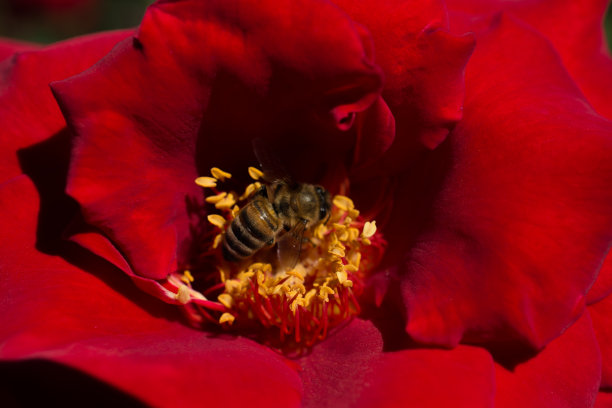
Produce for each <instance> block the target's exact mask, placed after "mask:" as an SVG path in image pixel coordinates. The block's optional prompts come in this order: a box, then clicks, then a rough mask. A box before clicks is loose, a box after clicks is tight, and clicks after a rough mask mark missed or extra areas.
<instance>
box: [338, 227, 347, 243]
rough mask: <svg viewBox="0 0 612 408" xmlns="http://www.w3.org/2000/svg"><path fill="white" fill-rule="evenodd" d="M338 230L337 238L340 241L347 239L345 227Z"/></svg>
mask: <svg viewBox="0 0 612 408" xmlns="http://www.w3.org/2000/svg"><path fill="white" fill-rule="evenodd" d="M339 232H340V234H338V239H339V240H340V241H348V239H349V232H348V230H347V229H346V228H345V229H343V230H341V231H339Z"/></svg>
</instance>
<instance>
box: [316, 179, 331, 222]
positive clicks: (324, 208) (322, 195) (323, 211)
mask: <svg viewBox="0 0 612 408" xmlns="http://www.w3.org/2000/svg"><path fill="white" fill-rule="evenodd" d="M315 191H316V192H317V196H318V197H319V203H320V205H319V220H324V219H325V218H326V217H327V214H328V213H329V209H330V206H329V203H328V201H329V200H328V198H327V191H325V189H324V188H323V187H321V186H315Z"/></svg>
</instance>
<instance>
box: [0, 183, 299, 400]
mask: <svg viewBox="0 0 612 408" xmlns="http://www.w3.org/2000/svg"><path fill="white" fill-rule="evenodd" d="M17 203H18V205H17ZM37 204H38V203H37V195H36V191H35V189H34V187H33V186H32V184H31V182H30V181H29V180H28V179H27V178H26V177H25V176H20V177H18V178H15V179H13V180H10V181H8V182H5V183H4V184H3V185H2V186H1V187H0V210H1V211H0V219H1V222H2V225H3V227H4V228H6V230H7V231H12V234H11V236H8V235H7V234H2V235H0V264H1V265H2V268H3V273H2V275H3V279H2V280H1V281H0V290H1V291H2V293H3V314H4V317H3V324H2V325H1V326H0V358H1V359H3V360H7V359H10V360H15V359H17V360H25V359H32V358H43V359H49V360H52V361H55V362H58V363H62V364H66V365H68V366H71V367H74V368H77V369H79V370H82V371H84V372H86V373H88V374H90V375H92V376H93V377H95V378H98V379H101V380H103V381H105V382H107V383H109V384H111V385H113V386H115V387H117V388H118V389H120V390H123V391H125V392H128V393H129V394H131V395H133V396H135V397H137V398H139V399H141V400H142V401H144V402H145V403H147V404H149V405H154V406H177V405H179V406H181V405H183V406H185V405H186V406H196V405H200V404H201V403H202V402H203V401H205V402H206V403H207V404H210V405H212V406H220V405H228V406H243V405H246V404H248V405H249V406H255V407H258V406H267V404H268V403H269V401H270V400H269V398H270V397H269V396H270V395H272V394H273V395H274V398H275V401H277V402H278V403H279V404H280V405H282V406H299V402H300V399H301V384H300V382H299V377H298V376H297V374H296V373H295V372H294V371H293V370H292V369H291V368H290V367H289V366H287V364H286V362H285V360H284V359H283V358H282V357H280V356H279V355H277V354H276V353H274V352H272V351H270V350H268V349H266V348H265V347H263V346H260V345H258V344H256V343H254V342H252V341H249V340H246V339H242V338H234V337H224V336H216V337H212V336H210V335H208V334H206V333H203V332H200V331H195V330H191V329H189V328H187V327H185V326H183V325H182V324H179V323H176V322H174V321H173V320H174V319H177V318H178V316H176V315H175V313H174V312H175V310H174V309H173V308H172V307H170V306H167V305H165V304H163V303H161V302H159V301H158V300H156V299H154V298H152V297H149V296H148V295H144V294H143V293H141V292H140V291H138V290H136V289H135V288H134V287H133V286H132V285H131V283H130V282H129V281H128V280H127V279H125V277H124V276H123V275H121V273H120V272H119V271H118V270H117V269H115V268H114V267H112V266H111V265H110V264H108V263H106V262H105V261H102V260H101V259H99V258H96V257H95V256H91V254H86V253H83V252H82V251H79V250H78V248H77V249H75V247H68V249H69V250H67V251H66V256H68V257H69V259H70V260H71V262H73V263H75V264H79V265H80V266H82V267H83V268H84V269H85V270H80V269H79V268H77V267H76V266H74V265H71V264H69V263H67V262H66V261H64V260H62V259H61V258H58V257H53V256H48V255H44V254H41V253H39V252H36V251H35V250H34V242H35V240H36V213H37V209H38V208H37ZM155 316H164V317H155ZM236 388H239V389H240V392H235V390H236Z"/></svg>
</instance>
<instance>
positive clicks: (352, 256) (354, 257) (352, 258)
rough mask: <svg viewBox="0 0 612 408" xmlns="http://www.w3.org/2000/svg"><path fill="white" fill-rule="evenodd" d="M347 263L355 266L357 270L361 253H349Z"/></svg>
mask: <svg viewBox="0 0 612 408" xmlns="http://www.w3.org/2000/svg"><path fill="white" fill-rule="evenodd" d="M348 261H349V262H350V263H351V265H355V266H356V267H357V268H359V263H360V262H361V252H357V251H354V252H350V253H349V256H348Z"/></svg>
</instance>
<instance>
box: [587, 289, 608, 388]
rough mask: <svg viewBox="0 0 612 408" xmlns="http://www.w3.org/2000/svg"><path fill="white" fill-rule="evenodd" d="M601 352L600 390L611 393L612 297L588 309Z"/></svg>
mask: <svg viewBox="0 0 612 408" xmlns="http://www.w3.org/2000/svg"><path fill="white" fill-rule="evenodd" d="M588 310H589V313H590V315H591V319H592V320H593V328H594V329H595V336H596V337H597V341H598V342H599V348H600V350H601V360H602V370H601V388H602V389H605V390H606V391H612V297H610V296H608V297H607V298H605V299H603V300H601V301H599V302H597V303H595V304H593V305H590V306H589V307H588Z"/></svg>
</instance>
